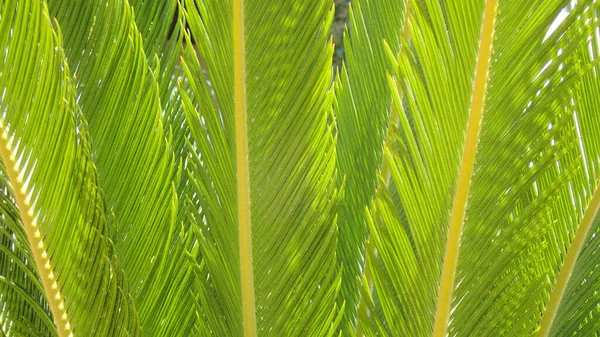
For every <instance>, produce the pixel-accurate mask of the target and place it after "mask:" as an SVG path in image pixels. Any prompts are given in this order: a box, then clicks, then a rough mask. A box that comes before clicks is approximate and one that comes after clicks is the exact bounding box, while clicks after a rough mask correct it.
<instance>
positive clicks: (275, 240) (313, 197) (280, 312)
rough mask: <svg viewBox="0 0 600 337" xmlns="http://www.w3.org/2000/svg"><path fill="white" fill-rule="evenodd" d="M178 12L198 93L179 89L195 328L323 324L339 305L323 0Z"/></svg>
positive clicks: (304, 329)
mask: <svg viewBox="0 0 600 337" xmlns="http://www.w3.org/2000/svg"><path fill="white" fill-rule="evenodd" d="M241 13H243V16H240V15H241ZM186 19H187V22H188V24H189V26H190V30H191V33H192V34H193V36H194V38H195V40H196V43H197V48H198V55H196V54H195V53H194V52H193V50H192V49H187V53H186V55H185V56H184V60H185V63H184V68H185V72H186V77H187V78H188V79H189V81H190V83H189V84H190V88H191V89H192V92H193V94H194V96H193V97H188V96H186V95H184V96H183V98H184V109H185V113H186V117H187V122H188V124H189V126H190V129H191V134H192V138H191V139H190V140H189V149H190V152H191V158H190V160H189V166H188V168H189V177H190V179H191V181H192V184H193V186H194V190H193V192H192V193H191V194H190V197H189V210H190V211H189V212H190V216H191V217H192V218H193V219H194V220H195V221H194V222H195V223H194V226H193V229H194V232H195V235H196V237H197V239H198V250H199V252H195V251H194V252H192V253H193V254H192V255H193V256H194V257H195V258H196V259H198V260H199V262H198V273H199V277H198V278H197V279H198V281H199V284H198V289H200V292H199V294H198V303H199V309H198V312H199V314H200V316H201V323H200V325H199V333H200V334H201V335H209V334H213V335H223V336H242V335H244V334H245V335H246V336H253V335H254V333H253V331H257V333H258V334H260V335H261V336H271V335H272V336H281V335H284V336H329V335H331V334H332V333H333V332H334V331H335V328H336V324H337V323H336V315H337V312H338V310H339V308H336V306H335V298H336V295H337V290H338V287H339V274H338V268H337V267H336V257H335V249H336V235H337V231H336V222H335V209H334V206H335V203H336V199H337V192H336V191H335V185H336V173H335V142H334V139H333V137H332V133H331V130H330V127H329V126H328V124H327V123H328V122H327V121H328V117H329V116H330V114H331V108H330V106H331V104H332V94H331V92H330V89H329V87H330V83H331V79H332V71H331V59H330V57H329V55H331V53H332V49H333V48H332V45H331V44H330V43H328V42H327V31H328V26H329V23H330V22H331V19H332V11H331V9H330V8H329V4H328V2H327V1H311V2H288V1H276V2H273V1H247V2H242V1H220V0H219V1H215V0H204V1H196V4H195V3H194V1H187V2H186ZM235 19H243V25H242V26H240V25H241V23H240V22H241V21H242V20H235ZM224 23H226V24H224ZM236 25H237V26H236ZM243 32H245V33H243ZM243 45H245V48H243V47H242V46H243ZM198 58H200V59H201V60H202V64H203V66H201V64H200V62H199V60H198ZM244 74H245V76H244ZM245 116H247V117H245ZM246 125H247V134H245V133H244V128H245V127H246ZM244 149H247V151H248V152H247V153H248V157H247V159H248V161H247V164H244V161H245V155H244V151H245V150H244ZM246 175H247V176H246ZM245 176H246V177H247V178H244V177H245ZM246 179H248V180H247V181H246ZM248 183H249V184H248ZM244 195H245V196H246V197H244ZM246 198H248V199H249V200H247V201H249V206H250V208H247V206H248V204H245V202H246V201H245V199H246ZM244 228H246V229H247V230H249V231H248V232H246V235H248V236H246V237H245V236H244V235H241V234H243V230H244ZM240 232H242V233H241V234H240ZM250 236H251V243H250V241H249V237H250ZM250 250H251V253H250V252H249V251H250ZM197 253H199V254H200V257H198V256H197V255H195V254H197ZM252 272H253V274H254V277H252V276H251V275H252V274H251V273H252ZM244 275H245V276H244ZM244 277H246V278H244ZM248 278H249V279H248ZM252 283H253V284H254V286H252ZM247 295H248V296H247ZM252 295H254V300H253V299H252ZM242 308H244V311H242ZM253 310H254V311H255V312H256V314H255V315H256V317H255V318H254V317H252V315H253V314H252V311H253ZM243 316H244V317H243ZM242 317H243V319H242ZM242 322H244V324H242ZM254 322H255V323H254Z"/></svg>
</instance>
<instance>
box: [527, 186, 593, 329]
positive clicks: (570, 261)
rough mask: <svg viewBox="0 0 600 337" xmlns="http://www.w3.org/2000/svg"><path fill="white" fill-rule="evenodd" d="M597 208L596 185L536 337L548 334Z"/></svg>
mask: <svg viewBox="0 0 600 337" xmlns="http://www.w3.org/2000/svg"><path fill="white" fill-rule="evenodd" d="M598 209H600V187H598V188H597V189H596V191H595V192H594V195H593V196H592V200H590V203H589V204H588V207H587V209H586V210H585V214H584V215H583V218H582V219H581V224H580V225H579V228H577V232H576V233H575V237H574V238H573V242H572V243H571V246H570V247H569V249H568V251H567V256H566V257H565V261H564V262H563V265H562V267H561V268H560V272H559V274H558V277H557V279H556V283H555V285H554V289H553V290H552V293H551V294H550V299H549V300H548V306H547V307H546V311H545V312H544V316H543V317H542V321H541V323H540V330H539V332H538V337H547V336H548V335H549V334H550V329H551V328H552V323H553V322H554V318H555V317H556V313H557V311H558V307H559V306H560V302H561V300H562V297H563V295H564V293H565V291H566V290H567V285H568V283H569V279H570V278H571V274H572V273H573V269H575V264H576V263H577V258H578V257H579V254H580V253H581V251H582V250H583V247H584V246H585V241H586V240H587V237H588V235H589V233H590V229H591V228H592V224H593V222H594V218H595V217H596V214H597V213H598Z"/></svg>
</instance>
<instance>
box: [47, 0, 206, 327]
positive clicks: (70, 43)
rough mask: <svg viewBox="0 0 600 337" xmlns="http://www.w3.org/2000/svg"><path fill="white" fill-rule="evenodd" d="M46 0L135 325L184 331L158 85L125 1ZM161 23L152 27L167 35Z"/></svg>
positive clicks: (189, 314) (187, 303)
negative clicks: (71, 72)
mask: <svg viewBox="0 0 600 337" xmlns="http://www.w3.org/2000/svg"><path fill="white" fill-rule="evenodd" d="M49 8H50V11H51V13H53V15H55V16H56V18H57V21H58V22H59V24H60V25H61V28H62V29H63V30H64V31H65V32H67V31H68V32H72V34H69V35H67V34H65V50H66V52H67V57H68V60H69V64H70V65H71V67H73V68H74V69H76V70H75V75H76V78H77V82H76V83H77V90H78V94H79V105H80V106H81V109H82V112H83V114H84V116H85V118H86V120H87V122H88V124H89V127H90V135H91V139H92V156H93V159H94V162H95V164H96V165H97V167H98V173H99V178H100V183H101V185H102V186H103V190H104V192H105V200H106V203H107V207H108V209H109V210H110V212H111V218H110V225H111V227H110V228H111V239H112V241H113V242H114V244H115V249H116V252H117V255H118V257H119V260H120V261H121V265H122V267H123V270H124V274H125V276H126V277H127V280H128V283H129V284H130V293H131V296H132V297H133V298H134V301H135V307H136V310H137V312H138V314H139V316H140V320H141V322H142V329H143V331H144V332H145V333H146V334H152V335H156V336H164V335H185V334H187V333H189V331H190V329H191V326H192V323H193V321H194V319H195V317H194V313H193V311H192V310H190V308H192V307H193V301H192V300H191V299H190V296H189V289H190V286H191V281H190V277H191V275H192V269H191V264H189V263H188V261H187V260H186V259H185V255H184V245H183V244H182V242H180V240H179V235H178V233H179V230H180V226H181V224H180V223H178V222H177V220H178V219H180V217H178V207H179V201H178V198H177V193H176V189H175V186H176V184H178V172H177V171H176V166H175V159H174V156H173V154H172V153H170V149H171V148H170V143H169V142H170V141H169V139H165V135H166V134H168V133H166V132H165V131H164V128H163V124H162V121H163V111H162V108H161V107H162V105H161V100H160V91H159V84H158V81H157V80H156V78H155V75H154V74H153V73H152V72H151V71H150V68H149V67H148V64H147V58H146V55H145V54H144V51H143V45H142V42H143V40H142V36H141V35H140V33H139V31H138V29H137V25H136V24H135V21H134V18H133V13H132V8H131V7H130V6H129V4H128V3H127V2H122V1H109V2H101V3H94V2H80V3H77V4H72V2H70V1H54V0H53V1H49ZM142 13H143V12H142ZM140 21H143V20H140ZM168 28H169V27H168V26H167V25H163V26H162V30H163V32H157V33H156V34H157V35H160V36H165V35H166V32H167V30H168ZM81 31H85V32H89V34H88V35H84V36H81V35H79V34H78V33H79V32H81ZM150 35H152V34H150ZM155 41H158V43H162V41H163V40H162V39H159V38H157V39H156V40H155ZM161 47H162V45H161ZM148 49H149V50H152V51H156V50H158V47H154V48H150V47H148ZM82 50H85V51H86V52H85V53H82V52H81V51H82ZM86 53H87V54H86ZM159 69H160V68H159ZM157 75H158V74H157ZM169 80H170V79H169ZM163 85H164V86H168V84H163ZM134 243H135V244H134ZM167 313H169V315H167ZM157 317H162V318H161V319H158V318H157Z"/></svg>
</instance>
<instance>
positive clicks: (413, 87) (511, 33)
mask: <svg viewBox="0 0 600 337" xmlns="http://www.w3.org/2000/svg"><path fill="white" fill-rule="evenodd" d="M588 5H590V3H582V4H578V6H577V8H576V9H575V10H574V11H573V13H571V14H570V16H569V17H568V18H567V19H566V20H565V21H564V22H563V24H562V25H560V26H559V27H558V29H556V31H554V32H553V33H552V34H549V33H548V30H549V27H550V26H551V24H552V23H553V21H554V20H555V18H556V17H557V15H558V14H559V12H560V11H561V10H562V9H563V8H565V6H566V2H563V1H551V2H548V1H543V2H542V1H540V2H531V3H528V4H527V5H524V4H523V3H521V2H511V1H498V2H497V3H496V2H495V1H485V2H483V1H481V2H477V3H464V2H461V1H457V2H456V3H454V2H452V1H448V2H440V3H437V2H434V1H432V2H424V3H421V2H419V3H417V4H416V5H415V11H414V13H413V14H412V17H411V25H412V27H413V32H412V34H411V35H412V41H413V42H412V44H411V48H410V49H409V48H407V49H406V53H407V57H403V56H401V57H398V58H396V59H395V60H393V61H392V62H394V63H395V64H396V66H397V69H398V71H397V73H396V74H395V76H396V78H397V80H398V81H399V84H397V82H396V81H395V80H393V79H390V82H389V83H390V87H392V89H393V91H395V92H397V94H396V95H395V96H394V97H395V99H394V101H395V106H396V107H397V108H398V111H400V115H399V116H400V119H399V123H398V124H397V125H396V126H395V130H396V131H395V132H394V133H393V136H392V139H391V140H390V141H389V144H390V145H389V146H388V147H387V150H386V155H387V157H388V159H389V161H390V164H391V165H390V168H391V173H392V184H389V186H387V187H385V181H383V182H382V184H381V186H383V187H382V188H381V189H380V190H379V193H378V196H377V198H376V200H375V201H374V202H373V204H372V205H371V207H370V208H369V228H370V230H371V235H372V241H373V245H374V247H375V248H374V249H373V251H371V252H369V256H368V264H369V268H370V269H371V270H372V277H373V281H374V284H375V292H376V296H377V299H378V301H379V303H376V302H375V301H374V300H370V301H368V303H367V305H368V306H369V308H370V313H369V314H362V315H360V318H361V322H360V323H361V324H365V326H366V327H365V329H364V331H365V333H366V334H368V335H376V334H380V335H392V336H393V335H397V334H400V335H411V336H427V335H430V334H431V333H432V332H433V335H434V336H445V335H446V333H449V334H450V335H453V336H454V335H456V336H487V335H506V336H528V335H533V334H535V333H537V331H538V329H540V328H541V327H543V325H544V323H543V321H542V316H543V315H544V313H545V309H544V308H545V306H546V305H547V304H548V303H549V298H550V297H554V296H555V295H554V294H553V293H555V292H557V291H556V290H553V289H555V286H554V285H555V282H556V278H557V275H558V274H559V273H560V270H561V267H564V268H567V265H568V263H567V262H565V266H561V265H562V262H563V258H564V255H565V254H566V253H567V251H573V252H575V253H572V255H575V256H577V255H578V253H577V249H576V248H575V247H569V245H570V243H571V241H572V240H573V236H574V235H575V232H576V230H577V228H578V227H579V224H580V223H581V224H582V225H581V228H585V220H583V222H582V220H581V219H582V216H583V213H584V211H585V210H586V208H587V207H588V202H589V200H590V198H591V195H592V193H593V191H594V189H595V187H596V186H597V182H596V181H595V178H593V177H595V176H596V175H595V174H592V173H591V171H589V170H583V169H582V165H581V162H580V159H579V158H580V156H581V154H584V155H585V156H588V157H591V158H595V157H596V156H597V153H596V152H594V148H595V146H592V147H585V146H583V145H582V146H577V144H578V140H577V139H578V138H580V136H579V135H578V132H580V131H579V129H580V128H579V127H578V126H576V119H574V111H575V109H574V108H573V106H572V104H571V99H572V95H571V92H572V90H573V89H574V88H576V87H577V83H580V82H581V81H583V78H585V76H589V75H584V74H586V73H587V72H589V67H587V68H586V66H585V64H583V65H581V64H580V63H579V62H581V61H585V58H582V57H581V56H580V55H577V56H576V57H574V56H573V55H574V54H576V52H577V50H578V49H579V48H580V47H584V46H587V43H586V41H587V39H588V36H590V35H591V32H592V31H593V29H595V27H596V24H595V23H594V22H593V21H592V20H589V18H590V17H591V16H592V13H593V11H594V8H595V6H597V5H596V4H592V5H593V6H592V8H590V7H588ZM484 11H485V14H484ZM575 60H577V61H575ZM587 62H588V63H589V60H588V61H587ZM581 87H585V88H586V90H594V88H595V87H594V86H590V85H582V86H581ZM400 93H403V95H402V96H401V95H400ZM588 95H591V94H588ZM590 97H591V96H590ZM590 115H591V114H588V116H590ZM481 116H483V117H481ZM590 118H592V119H594V118H596V119H597V117H590ZM481 119H482V120H481ZM587 123H589V125H594V123H597V122H589V121H588V122H587ZM590 141H591V140H590ZM592 142H593V141H592ZM461 156H462V159H461ZM395 194H397V195H398V197H399V202H400V204H398V203H397V202H394V200H393V198H392V197H393V196H394V195H395ZM590 207H591V208H590V210H588V211H589V212H591V214H592V215H593V214H595V211H596V209H595V208H594V207H593V205H591V206H590ZM582 231H583V232H585V230H582ZM578 235H580V234H579V233H578ZM581 235H582V236H583V237H585V233H583V234H581ZM444 246H445V249H444ZM589 266H595V264H593V263H592V264H590V265H589ZM589 266H588V268H589ZM587 271H588V272H589V269H588V270H587ZM364 293H365V296H367V298H369V296H371V295H370V294H369V289H365V290H364ZM588 296H589V294H588ZM550 302H552V301H551V300H550ZM572 307H573V306H572ZM576 311H578V312H579V309H576ZM585 331H587V332H588V334H589V332H591V331H594V330H592V329H590V330H585ZM584 335H585V333H584Z"/></svg>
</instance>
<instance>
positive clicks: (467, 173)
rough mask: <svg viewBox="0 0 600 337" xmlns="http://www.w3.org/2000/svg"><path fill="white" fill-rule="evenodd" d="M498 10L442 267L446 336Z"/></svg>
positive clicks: (437, 328)
mask: <svg viewBox="0 0 600 337" xmlns="http://www.w3.org/2000/svg"><path fill="white" fill-rule="evenodd" d="M497 10H498V0H487V1H486V4H485V10H484V14H483V24H482V30H481V39H480V41H479V52H478V55H477V65H476V70H475V82H474V85H473V96H472V98H471V109H470V112H469V122H468V126H467V136H466V139H465V148H464V153H463V157H462V162H461V166H460V170H459V174H458V182H457V186H456V194H455V196H454V204H453V205H452V213H451V216H450V225H449V229H448V239H447V242H446V251H445V255H444V264H443V267H442V278H441V281H440V291H439V294H438V302H437V305H436V313H435V323H434V326H433V336H434V337H446V334H447V331H448V322H449V320H450V312H451V306H452V292H453V290H454V282H455V277H456V266H457V264H458V253H459V248H460V239H461V235H462V231H463V224H464V218H465V211H466V208H467V200H468V196H469V188H470V185H471V177H472V176H473V169H474V166H475V153H476V152H477V142H478V140H479V132H480V129H481V119H482V116H483V108H484V101H485V93H486V87H487V82H488V77H489V68H490V63H491V62H490V61H491V55H492V44H493V40H494V28H495V21H496V13H497Z"/></svg>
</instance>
